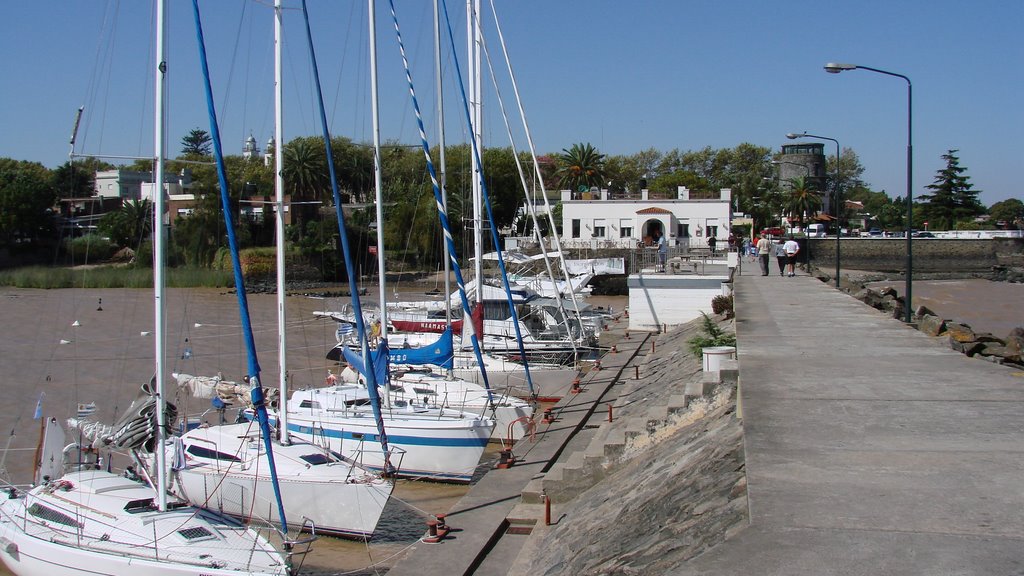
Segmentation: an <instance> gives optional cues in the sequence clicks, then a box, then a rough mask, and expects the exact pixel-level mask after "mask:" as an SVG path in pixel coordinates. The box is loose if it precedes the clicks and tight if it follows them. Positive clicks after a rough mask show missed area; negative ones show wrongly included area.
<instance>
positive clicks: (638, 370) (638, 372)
mask: <svg viewBox="0 0 1024 576" xmlns="http://www.w3.org/2000/svg"><path fill="white" fill-rule="evenodd" d="M633 368H634V369H636V378H635V379H636V380H639V379H640V367H639V366H633Z"/></svg>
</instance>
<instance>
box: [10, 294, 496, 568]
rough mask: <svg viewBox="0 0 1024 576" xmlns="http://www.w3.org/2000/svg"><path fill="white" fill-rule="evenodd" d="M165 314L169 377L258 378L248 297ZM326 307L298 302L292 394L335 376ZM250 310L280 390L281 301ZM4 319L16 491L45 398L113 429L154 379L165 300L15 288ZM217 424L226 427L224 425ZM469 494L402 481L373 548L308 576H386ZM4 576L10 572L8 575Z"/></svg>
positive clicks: (119, 463) (332, 541) (344, 545)
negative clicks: (241, 305) (248, 339)
mask: <svg viewBox="0 0 1024 576" xmlns="http://www.w3.org/2000/svg"><path fill="white" fill-rule="evenodd" d="M346 300H347V299H346ZM165 304H166V310H167V316H166V334H167V336H166V348H167V356H166V357H167V358H169V359H168V360H167V362H166V363H165V372H166V373H167V374H169V373H171V372H187V373H190V374H200V375H214V374H216V373H217V372H221V373H222V374H223V375H224V377H225V378H226V379H231V380H239V379H240V378H241V375H242V374H244V373H245V372H246V353H245V347H244V342H243V341H242V339H241V338H240V322H239V313H238V304H237V298H236V296H235V295H234V294H231V293H227V292H225V291H223V290H215V289H187V290H186V289H169V290H168V291H167V295H166V298H165ZM325 304H333V305H337V304H340V300H331V301H329V302H325V301H324V300H320V299H313V298H306V297H301V296H290V297H288V298H287V299H286V312H287V325H288V330H287V337H288V350H289V353H288V366H289V374H290V379H289V382H290V386H293V387H306V386H312V385H318V384H322V383H323V382H324V378H325V376H326V374H327V369H328V368H329V367H332V366H333V363H332V362H331V361H330V360H327V359H326V358H325V354H326V352H327V350H328V349H330V348H331V347H332V346H333V345H334V343H335V338H334V330H335V323H334V321H333V320H330V319H322V318H317V317H314V316H313V311H314V310H322V309H324V308H325ZM249 307H250V315H251V317H252V324H253V327H254V331H255V340H256V348H257V351H258V356H259V359H260V363H261V368H262V375H263V380H264V382H265V383H266V384H267V385H268V386H275V387H276V385H277V384H276V382H277V379H278V377H277V373H278V354H277V328H276V326H277V312H276V310H277V303H276V296H274V295H272V294H269V295H267V294H254V295H250V296H249ZM0 318H2V319H3V323H4V329H3V333H2V336H0V382H2V386H3V390H4V391H5V397H4V401H3V402H0V435H2V437H0V448H3V447H6V448H7V450H6V455H5V456H4V457H3V468H5V469H6V473H7V478H9V479H10V481H11V482H12V483H15V484H26V483H28V482H29V481H30V479H31V474H32V460H33V455H34V451H35V447H36V444H37V442H38V439H39V422H40V420H35V419H33V416H34V412H35V409H36V405H37V403H38V402H39V401H40V398H42V412H43V414H44V416H46V417H49V416H54V417H57V418H58V420H60V421H63V420H64V419H66V418H68V417H70V416H73V415H75V413H76V411H77V406H78V404H79V403H82V404H88V403H91V402H94V403H95V404H96V407H97V409H96V413H95V417H96V418H97V419H99V420H100V421H105V422H113V420H114V419H115V418H116V417H117V416H118V415H119V414H120V412H121V410H122V409H123V408H124V407H126V406H127V405H128V403H130V402H131V400H132V399H133V398H134V396H135V394H136V392H137V391H138V390H139V386H140V385H141V384H143V383H144V382H147V381H149V380H150V378H151V377H152V376H153V371H154V362H153V357H154V346H155V344H154V341H153V326H154V305H153V295H152V291H151V290H127V289H111V290H92V289H74V290H22V289H12V288H3V289H0ZM76 322H77V325H75V323H76ZM187 348H190V349H191V352H192V353H191V354H190V355H188V354H186V353H185V351H186V349H187ZM186 356H187V357H186ZM207 406H208V403H207V401H205V400H189V401H186V400H183V399H182V400H178V407H179V412H188V413H189V414H194V413H199V412H202V411H203V410H204V409H205V408H206V407H207ZM209 419H210V420H211V421H214V420H213V418H212V415H211V417H210V418H209ZM496 455H497V448H494V449H492V450H489V451H488V453H487V454H486V455H485V459H484V463H483V464H482V465H481V470H482V469H483V468H485V467H487V466H488V464H489V463H493V461H494V460H495V459H496ZM113 463H114V467H115V468H117V467H123V466H124V465H125V464H127V463H128V461H127V459H126V458H115V459H114V460H113ZM467 490H468V487H467V486H465V485H451V484H440V483H427V482H415V481H409V480H400V481H398V482H397V484H396V487H395V491H394V495H393V497H392V499H391V501H390V502H389V504H388V508H387V509H386V510H385V513H384V517H383V519H382V521H381V523H380V525H379V526H378V534H377V535H376V536H375V537H374V539H373V540H372V541H371V542H370V543H369V544H364V543H362V542H351V541H346V540H340V539H336V538H329V537H323V538H320V539H319V540H318V541H317V542H316V543H315V544H314V547H313V552H312V553H311V554H309V555H308V556H307V558H306V561H305V564H304V566H303V573H308V574H374V573H377V571H378V569H379V570H385V569H386V568H387V567H388V566H390V565H391V563H393V562H394V560H395V557H396V555H400V554H401V553H402V552H403V551H404V550H405V549H406V548H407V547H408V546H409V545H410V544H412V543H414V542H416V540H417V539H418V538H419V537H420V536H422V535H423V533H424V532H425V530H426V524H425V521H426V519H427V515H428V514H437V513H442V512H446V511H447V510H448V509H450V508H451V506H452V505H454V504H455V502H457V501H458V500H459V499H460V498H461V497H462V496H463V495H464V494H465V493H466V491H467ZM375 565H376V566H377V568H376V569H375V568H374V566H375ZM0 574H8V572H6V571H5V570H4V569H3V567H2V566H0Z"/></svg>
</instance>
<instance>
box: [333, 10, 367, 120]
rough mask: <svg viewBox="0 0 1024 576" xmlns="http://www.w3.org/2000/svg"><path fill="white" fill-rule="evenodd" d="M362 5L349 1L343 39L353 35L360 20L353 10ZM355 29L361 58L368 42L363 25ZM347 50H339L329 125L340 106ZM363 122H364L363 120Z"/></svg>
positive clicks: (362, 91) (354, 110)
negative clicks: (349, 6) (339, 56)
mask: <svg viewBox="0 0 1024 576" xmlns="http://www.w3.org/2000/svg"><path fill="white" fill-rule="evenodd" d="M362 6H364V4H363V3H361V2H352V3H351V8H350V9H349V17H348V29H347V30H345V35H344V36H343V37H344V38H345V39H349V38H352V36H353V34H352V27H353V26H355V23H356V22H357V21H361V19H358V18H356V16H355V12H356V10H357V9H360V8H361V7H362ZM356 30H357V32H358V37H357V43H356V46H357V48H356V49H357V50H359V51H360V53H359V57H360V58H362V56H363V52H362V50H364V49H365V48H364V47H365V46H367V45H368V44H369V43H368V42H366V41H365V37H364V36H363V27H362V26H359V27H358V28H356ZM349 52H350V50H341V62H340V64H339V65H338V76H337V78H338V82H337V84H336V85H335V87H334V102H333V103H332V106H331V121H330V125H331V126H334V125H335V115H336V114H337V113H338V108H339V107H340V106H341V87H342V78H343V77H344V75H345V65H346V62H347V60H348V55H349ZM357 61H358V62H362V61H363V60H362V59H359V60H357ZM357 84H358V83H357ZM364 92H366V91H365V90H356V94H362V93H364ZM364 98H365V96H364ZM358 109H360V107H358V106H352V107H351V110H352V111H353V112H356V111H357V110H358ZM364 124H365V121H364ZM364 127H365V126H364Z"/></svg>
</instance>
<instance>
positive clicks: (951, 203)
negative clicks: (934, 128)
mask: <svg viewBox="0 0 1024 576" xmlns="http://www.w3.org/2000/svg"><path fill="white" fill-rule="evenodd" d="M957 152H959V150H950V151H948V152H947V153H945V154H943V155H942V159H943V160H945V161H946V167H945V168H943V169H942V170H939V171H938V173H937V174H936V176H935V182H934V183H932V184H929V185H928V186H926V188H928V189H929V190H932V191H933V192H932V193H931V194H922V195H921V196H920V198H919V199H920V200H921V202H922V203H923V204H922V208H923V210H922V212H923V213H924V218H925V219H927V221H928V222H929V224H930V225H931V227H932V228H934V229H936V230H952V229H953V228H955V226H956V224H957V222H963V221H965V220H971V219H973V218H974V217H975V216H979V215H981V214H984V213H985V207H984V206H983V205H982V204H981V202H979V201H978V193H979V192H980V190H974V189H973V188H972V185H971V183H970V178H969V177H968V176H966V175H965V174H964V173H965V172H967V168H964V167H963V166H960V158H959V157H957V155H956V153H957Z"/></svg>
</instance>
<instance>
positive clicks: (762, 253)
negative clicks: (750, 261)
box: [757, 236, 772, 276]
mask: <svg viewBox="0 0 1024 576" xmlns="http://www.w3.org/2000/svg"><path fill="white" fill-rule="evenodd" d="M771 254H772V241H771V240H769V239H768V236H761V239H760V240H758V241H757V258H758V260H760V261H761V276H767V275H768V258H770V257H771Z"/></svg>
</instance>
